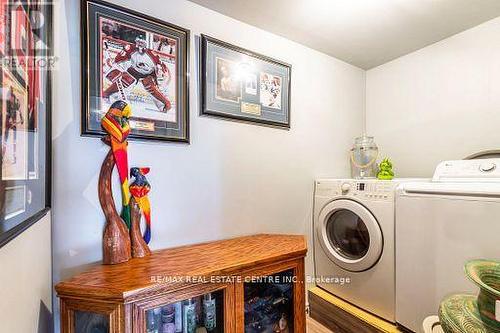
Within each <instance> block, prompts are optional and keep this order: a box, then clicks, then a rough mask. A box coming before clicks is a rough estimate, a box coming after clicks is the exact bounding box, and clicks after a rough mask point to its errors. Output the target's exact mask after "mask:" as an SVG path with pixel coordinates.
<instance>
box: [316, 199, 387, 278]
mask: <svg viewBox="0 0 500 333" xmlns="http://www.w3.org/2000/svg"><path fill="white" fill-rule="evenodd" d="M316 232H317V234H318V239H319V241H320V244H321V246H322V247H323V250H324V251H325V253H326V254H327V255H328V257H329V258H330V260H332V261H333V262H334V263H335V264H337V265H338V266H340V267H341V268H343V269H345V270H348V271H351V272H361V271H365V270H367V269H369V268H371V267H373V265H375V264H376V263H377V261H378V260H379V259H380V256H381V255H382V249H383V245H384V244H383V236H382V230H381V229H380V226H379V224H378V222H377V220H376V219H375V216H373V214H372V213H371V212H370V211H369V210H368V209H366V208H365V207H364V206H363V205H361V204H360V203H358V202H356V201H353V200H347V199H340V200H334V201H332V202H330V203H329V204H328V205H326V206H325V207H324V208H323V210H322V211H321V213H320V216H319V220H318V223H317V226H316Z"/></svg>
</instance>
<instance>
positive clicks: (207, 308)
mask: <svg viewBox="0 0 500 333" xmlns="http://www.w3.org/2000/svg"><path fill="white" fill-rule="evenodd" d="M223 302H224V292H223V291H222V290H219V291H216V292H213V293H208V294H205V295H203V296H198V297H194V298H190V299H187V300H184V301H179V302H176V303H173V304H167V305H164V306H161V307H157V308H154V309H151V310H148V311H146V333H206V332H209V333H212V332H213V333H220V332H224V304H223Z"/></svg>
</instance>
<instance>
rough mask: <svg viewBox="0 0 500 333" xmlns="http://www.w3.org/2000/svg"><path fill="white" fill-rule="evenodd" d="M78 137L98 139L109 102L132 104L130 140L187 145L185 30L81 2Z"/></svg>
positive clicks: (113, 7)
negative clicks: (80, 120)
mask: <svg viewBox="0 0 500 333" xmlns="http://www.w3.org/2000/svg"><path fill="white" fill-rule="evenodd" d="M81 3H82V9H81V10H82V36H83V38H82V43H83V45H82V58H83V59H82V66H83V68H82V90H83V93H82V98H83V101H82V104H83V107H82V134H83V135H97V136H102V135H103V134H104V132H103V131H102V129H101V118H102V116H103V115H104V114H105V113H106V111H107V110H108V108H109V107H110V105H111V104H113V102H115V101H117V100H123V101H126V102H127V103H129V104H130V106H131V108H132V117H131V118H130V127H131V135H130V136H129V137H130V138H131V139H134V138H135V139H151V140H166V141H181V142H189V119H188V116H189V111H188V97H189V92H188V59H189V58H188V54H189V30H186V29H184V28H181V27H178V26H175V25H172V24H169V23H166V22H163V21H160V20H158V19H155V18H152V17H149V16H146V15H144V14H141V13H137V12H134V11H131V10H129V9H126V8H122V7H118V6H116V5H113V4H109V3H106V2H102V1H98V0H82V2H81Z"/></svg>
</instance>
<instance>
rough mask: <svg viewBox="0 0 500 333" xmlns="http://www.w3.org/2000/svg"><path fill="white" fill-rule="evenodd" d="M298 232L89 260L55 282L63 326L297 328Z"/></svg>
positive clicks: (82, 331)
mask: <svg viewBox="0 0 500 333" xmlns="http://www.w3.org/2000/svg"><path fill="white" fill-rule="evenodd" d="M306 252H307V245H306V241H305V238H304V237H303V236H296V235H255V236H247V237H240V238H234V239H229V240H222V241H216V242H210V243H204V244H196V245H190V246H183V247H178V248H173V249H166V250H160V251H155V252H153V254H152V255H151V256H150V257H146V258H141V259H132V260H130V261H129V262H127V263H124V264H118V265H113V266H105V265H96V266H95V267H93V268H91V269H89V270H88V271H86V272H83V273H81V274H79V275H77V276H75V277H73V278H71V279H69V280H67V281H63V282H60V283H59V284H57V285H56V291H57V294H58V296H59V298H60V307H61V330H62V332H63V333H101V332H102V333H108V332H111V333H115V332H116V333H167V332H168V333H171V332H172V333H174V332H189V333H192V332H193V333H194V332H197V333H200V332H210V333H211V332H214V333H218V332H225V333H233V332H238V333H240V332H247V333H257V332H268V331H269V332H290V333H292V332H297V333H304V332H305V285H304V283H305V282H304V257H305V255H306Z"/></svg>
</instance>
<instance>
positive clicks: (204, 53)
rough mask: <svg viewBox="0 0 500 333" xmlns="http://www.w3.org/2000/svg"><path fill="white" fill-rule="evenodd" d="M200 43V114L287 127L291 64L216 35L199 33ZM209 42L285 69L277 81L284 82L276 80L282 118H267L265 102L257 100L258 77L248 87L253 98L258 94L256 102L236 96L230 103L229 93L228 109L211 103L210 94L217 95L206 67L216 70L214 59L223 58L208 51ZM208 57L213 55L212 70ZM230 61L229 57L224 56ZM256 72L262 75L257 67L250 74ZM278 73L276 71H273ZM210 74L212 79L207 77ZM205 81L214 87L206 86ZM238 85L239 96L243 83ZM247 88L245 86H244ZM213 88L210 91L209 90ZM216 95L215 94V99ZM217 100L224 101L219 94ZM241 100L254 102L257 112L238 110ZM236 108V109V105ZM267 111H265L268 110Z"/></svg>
mask: <svg viewBox="0 0 500 333" xmlns="http://www.w3.org/2000/svg"><path fill="white" fill-rule="evenodd" d="M200 43H201V46H200V64H199V72H200V78H201V84H200V90H201V91H200V106H201V107H200V115H202V116H210V117H216V118H222V119H226V120H236V121H241V122H246V123H252V124H256V125H264V126H270V127H275V128H280V129H287V130H288V129H290V126H291V125H290V124H291V118H290V114H291V112H290V109H291V73H292V66H291V65H290V64H288V63H286V62H283V61H280V60H276V59H274V58H271V57H268V56H265V55H262V54H259V53H257V52H253V51H250V50H248V49H245V48H242V47H240V46H236V45H233V44H230V43H227V42H224V41H221V40H219V39H216V38H213V37H210V36H207V35H204V34H201V41H200ZM209 44H212V45H215V46H217V47H219V48H221V49H225V50H228V51H229V52H234V53H237V54H240V55H242V56H244V57H247V58H251V59H254V60H256V61H257V62H262V63H265V64H266V65H267V66H271V67H275V68H280V69H281V71H282V72H283V71H284V73H285V75H284V76H283V77H280V81H279V82H280V83H283V81H281V80H285V81H286V82H285V83H284V84H280V88H281V91H280V97H281V98H280V99H281V101H280V106H281V107H282V108H283V109H284V110H283V112H284V114H283V115H282V116H283V119H281V120H279V121H277V120H273V119H269V117H266V116H265V109H266V106H265V105H264V104H262V103H261V102H260V101H262V99H261V98H262V97H261V96H262V95H261V87H262V77H260V78H259V80H258V82H259V84H257V86H256V87H255V88H252V89H251V90H254V91H252V92H253V95H254V97H253V98H254V99H255V98H257V97H256V96H259V97H258V98H259V99H260V101H259V102H256V101H254V102H252V103H248V102H246V101H244V100H243V98H240V100H239V101H238V103H237V104H239V105H237V104H234V102H235V100H231V97H229V101H228V102H229V103H231V102H233V105H232V106H231V107H229V110H230V111H229V112H227V111H224V110H221V108H220V107H217V106H215V107H214V105H211V104H215V103H211V102H210V100H214V97H213V95H217V89H218V87H217V82H214V80H213V76H214V75H213V74H212V75H211V74H210V73H211V72H210V70H212V71H213V72H216V71H218V68H217V66H218V63H217V62H218V61H219V60H221V61H226V59H224V58H219V57H217V56H215V58H214V56H213V55H212V56H211V55H209V52H210V51H209ZM209 59H212V60H213V59H216V63H215V70H214V67H213V66H214V64H213V63H211V64H210V65H209V64H208V61H209ZM228 61H231V60H228ZM256 73H260V75H262V74H263V73H264V72H262V71H257V70H253V72H252V75H253V74H256ZM264 74H266V73H264ZM216 75H217V74H215V81H217V77H216ZM276 76H279V75H276ZM210 77H211V79H212V81H211V82H209V81H210ZM209 85H210V86H211V87H212V88H214V87H215V89H211V90H208V89H209ZM239 86H240V88H239V89H240V96H242V95H243V94H244V93H243V85H242V83H239ZM245 89H247V88H245ZM212 90H213V91H212ZM217 98H218V97H217V96H216V97H215V99H217ZM219 101H222V102H221V103H225V102H226V101H224V100H223V99H222V98H219ZM243 103H248V104H250V106H257V105H260V106H258V107H256V108H257V109H259V111H260V115H259V116H257V115H255V114H245V113H243V112H242V111H241V110H242V108H243V106H242V105H243ZM220 106H221V107H224V105H222V104H220ZM238 108H239V110H240V112H238V110H237V109H238ZM268 113H269V112H268Z"/></svg>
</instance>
